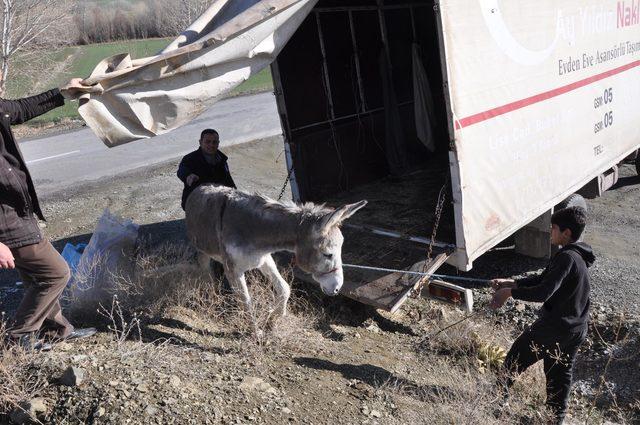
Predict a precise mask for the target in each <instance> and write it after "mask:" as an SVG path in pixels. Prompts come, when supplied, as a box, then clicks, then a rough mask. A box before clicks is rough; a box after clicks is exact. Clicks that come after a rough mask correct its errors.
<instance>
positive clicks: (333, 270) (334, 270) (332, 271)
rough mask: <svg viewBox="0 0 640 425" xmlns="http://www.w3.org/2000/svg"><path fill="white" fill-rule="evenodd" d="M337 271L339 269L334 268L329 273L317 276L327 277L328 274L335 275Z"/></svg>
mask: <svg viewBox="0 0 640 425" xmlns="http://www.w3.org/2000/svg"><path fill="white" fill-rule="evenodd" d="M337 271H338V268H337V267H336V268H334V269H331V270H329V271H328V272H324V273H320V274H318V275H316V276H326V275H328V274H333V273H335V272H337Z"/></svg>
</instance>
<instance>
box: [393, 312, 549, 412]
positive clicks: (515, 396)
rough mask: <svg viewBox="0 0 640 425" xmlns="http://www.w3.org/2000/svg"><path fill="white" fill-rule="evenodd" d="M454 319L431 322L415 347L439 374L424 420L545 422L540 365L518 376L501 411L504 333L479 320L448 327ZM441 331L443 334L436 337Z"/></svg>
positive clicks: (429, 388)
mask: <svg viewBox="0 0 640 425" xmlns="http://www.w3.org/2000/svg"><path fill="white" fill-rule="evenodd" d="M457 320H459V319H457V318H455V317H454V318H440V319H439V320H435V321H434V322H433V323H432V325H431V329H430V330H429V332H428V334H427V337H425V338H424V339H422V340H421V341H420V343H419V344H418V346H417V350H418V352H419V353H420V355H421V356H422V359H423V362H424V363H425V364H428V365H430V366H431V368H432V369H433V370H434V371H437V372H436V373H434V374H433V376H434V381H433V382H432V383H430V385H428V386H427V387H426V388H428V392H427V393H426V394H425V396H426V399H427V400H429V401H430V403H427V404H426V406H427V410H428V412H429V414H428V415H427V416H428V417H431V418H435V420H434V423H455V424H477V423H488V424H494V423H495V424H503V423H517V422H520V421H522V420H526V421H527V423H531V424H545V423H549V422H550V420H551V418H552V416H551V413H550V412H549V411H548V409H547V408H546V407H545V404H544V403H545V377H544V372H543V370H542V365H541V364H538V365H536V366H535V367H532V368H530V369H529V370H528V371H527V372H525V373H524V374H523V375H521V376H520V378H519V379H518V380H517V381H516V383H515V385H514V386H513V387H512V389H511V391H510V397H509V399H508V404H507V405H504V406H502V403H503V397H502V391H501V388H502V386H503V383H504V380H505V378H506V375H505V372H504V370H503V369H502V362H503V360H504V355H505V354H506V351H505V348H508V347H509V345H510V341H509V340H508V339H507V338H505V337H504V335H508V332H507V331H506V330H505V329H503V328H500V327H497V326H495V325H493V324H492V323H490V322H489V321H487V320H486V319H484V318H482V317H481V316H476V317H474V319H473V321H471V320H466V321H461V322H460V323H459V324H457V325H455V326H452V327H448V326H449V325H451V324H452V323H455V322H456V321H457ZM447 327H448V328H447ZM444 328H447V329H446V331H445V332H440V330H441V329H444ZM391 388H393V387H391ZM423 391H424V390H423ZM525 418H526V419H525Z"/></svg>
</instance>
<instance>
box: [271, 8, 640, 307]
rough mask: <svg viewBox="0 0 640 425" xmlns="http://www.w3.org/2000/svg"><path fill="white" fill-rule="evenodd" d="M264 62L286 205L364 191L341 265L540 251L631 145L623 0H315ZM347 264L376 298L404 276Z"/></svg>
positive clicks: (639, 31)
mask: <svg viewBox="0 0 640 425" xmlns="http://www.w3.org/2000/svg"><path fill="white" fill-rule="evenodd" d="M272 71H273V75H274V81H275V87H276V89H275V92H276V97H277V101H278V109H279V113H280V116H281V120H282V125H283V131H284V138H285V151H286V154H287V164H288V167H289V172H290V182H291V188H292V193H293V197H294V199H295V200H296V201H315V202H328V203H329V204H331V203H336V204H337V203H340V202H349V201H355V200H359V199H361V198H364V199H368V200H369V204H368V205H367V207H366V208H365V209H363V210H362V211H361V212H359V213H358V215H356V216H354V222H353V223H352V226H351V227H347V228H345V232H347V233H348V234H347V236H346V240H345V247H344V253H343V255H344V256H345V258H346V259H345V262H354V263H355V262H358V263H359V264H365V265H374V266H382V267H386V268H389V269H408V268H411V267H414V268H415V267H416V262H417V261H418V260H420V259H422V260H424V261H423V263H422V265H421V266H420V268H421V270H426V271H434V270H435V269H436V268H437V267H439V266H440V265H441V264H443V263H444V262H445V261H446V262H447V263H449V264H450V265H452V266H454V267H455V268H457V269H459V270H463V271H468V270H470V269H471V268H472V266H473V262H474V260H476V259H477V258H478V257H480V256H481V255H483V254H484V253H486V252H487V251H489V250H491V249H494V247H496V246H498V245H499V244H501V243H505V241H507V242H506V243H507V244H509V243H515V246H516V250H518V251H519V252H522V253H525V254H530V255H535V256H538V257H541V256H545V255H549V252H550V251H549V243H548V233H549V231H550V229H549V227H550V222H549V220H550V215H551V212H552V210H553V208H554V207H555V206H557V205H558V204H560V203H561V202H563V200H565V199H566V198H568V197H570V195H572V194H574V193H576V192H581V191H582V192H581V193H584V194H589V195H591V196H595V195H598V194H600V193H601V192H602V191H603V190H604V189H606V188H607V187H608V186H611V185H612V184H613V183H615V180H616V178H617V168H616V166H617V164H619V163H620V162H621V161H623V159H625V158H626V157H629V156H630V155H632V154H633V153H634V152H636V150H637V149H638V148H639V146H640V125H639V124H640V114H639V111H640V2H638V1H634V0H631V1H630V0H539V1H535V2H532V1H523V0H516V1H506V0H503V1H500V0H440V1H434V0H319V1H318V2H317V4H316V5H315V6H314V8H313V9H312V11H311V13H310V14H309V15H308V16H307V17H306V19H305V20H304V22H303V23H302V24H301V26H300V27H299V28H298V30H297V31H296V32H295V34H294V35H293V37H292V38H291V39H290V41H289V42H288V43H287V45H286V46H285V47H284V49H283V50H282V52H281V53H280V54H279V56H278V57H277V59H276V61H275V62H274V63H273V64H272ZM575 199H576V198H575V197H573V198H571V200H575ZM354 235H356V236H357V237H356V236H354ZM427 250H430V252H429V255H427V253H426V252H427ZM425 259H426V260H425ZM427 260H428V261H427ZM425 261H426V263H425ZM345 272H347V270H345ZM349 273H351V275H350V274H349ZM349 273H346V275H345V276H346V280H348V281H350V282H351V284H350V285H351V286H350V287H347V292H349V291H350V293H351V296H353V297H354V298H356V299H361V300H363V301H365V302H369V303H370V304H373V305H378V306H382V307H385V306H386V307H390V308H397V306H398V305H399V304H398V303H399V302H401V300H404V297H406V290H405V289H403V288H407V287H408V286H411V285H410V284H408V283H407V281H406V276H403V275H401V274H397V273H390V272H380V273H378V274H376V275H373V276H371V275H365V274H364V272H362V271H356V270H354V271H352V272H349ZM345 285H347V284H345ZM394 285H396V286H397V288H399V289H398V290H397V291H396V290H395V289H393V288H392V287H394ZM390 288H391V289H390ZM394 291H395V292H394ZM389 293H391V295H389V296H388V297H387V299H385V300H384V301H381V302H380V303H379V304H376V302H377V301H376V300H380V299H383V298H384V297H385V294H389Z"/></svg>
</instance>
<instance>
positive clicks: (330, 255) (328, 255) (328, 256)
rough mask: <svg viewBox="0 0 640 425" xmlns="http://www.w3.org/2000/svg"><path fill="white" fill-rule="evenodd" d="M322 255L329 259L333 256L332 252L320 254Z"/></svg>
mask: <svg viewBox="0 0 640 425" xmlns="http://www.w3.org/2000/svg"><path fill="white" fill-rule="evenodd" d="M322 255H324V258H327V259H329V260H331V259H332V258H333V254H322Z"/></svg>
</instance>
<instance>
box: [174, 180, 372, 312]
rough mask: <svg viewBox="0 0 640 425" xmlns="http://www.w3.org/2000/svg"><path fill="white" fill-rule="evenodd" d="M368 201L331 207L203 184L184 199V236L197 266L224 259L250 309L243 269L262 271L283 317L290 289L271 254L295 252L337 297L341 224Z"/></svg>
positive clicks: (325, 289) (303, 266)
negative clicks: (191, 249)
mask: <svg viewBox="0 0 640 425" xmlns="http://www.w3.org/2000/svg"><path fill="white" fill-rule="evenodd" d="M366 204H367V201H360V202H358V203H355V204H350V205H345V206H343V207H341V208H338V209H336V210H333V209H329V208H326V207H324V206H319V205H313V204H310V203H308V204H304V205H296V204H294V203H292V202H277V201H274V200H272V199H269V198H266V197H263V196H260V195H250V194H248V193H246V192H242V191H239V190H235V189H231V188H228V187H224V186H215V185H203V186H200V187H198V188H197V189H196V190H194V191H193V192H192V193H191V195H189V198H188V199H187V203H186V206H185V213H186V224H187V235H188V237H189V240H190V241H191V242H192V243H193V245H194V246H195V248H196V250H197V251H198V263H199V265H200V267H202V268H208V267H209V260H210V259H211V258H212V259H214V260H216V261H218V262H220V263H222V265H223V267H224V271H225V275H226V277H227V279H228V280H229V283H230V284H231V287H232V290H233V291H234V292H235V293H236V294H238V295H239V296H240V298H241V299H242V301H243V302H244V304H245V307H246V308H247V309H248V310H249V311H250V310H251V296H250V295H249V291H248V289H247V282H246V280H245V277H244V273H245V272H246V271H248V270H251V269H256V268H257V269H260V271H261V272H262V273H263V274H264V275H265V277H266V278H267V279H268V280H270V281H271V282H272V283H273V285H274V287H275V293H276V308H275V313H276V314H279V315H281V316H284V315H286V314H287V301H288V300H289V295H290V293H291V288H290V287H289V284H288V283H287V281H285V280H284V279H283V278H282V276H281V275H280V272H279V271H278V268H277V266H276V263H275V261H274V260H273V257H272V256H271V254H272V253H273V252H276V251H289V252H292V253H294V255H295V261H296V264H297V266H298V267H300V269H302V270H303V271H305V272H307V273H310V274H311V275H312V277H313V279H314V280H315V281H317V282H318V283H319V284H320V287H321V288H322V291H323V292H324V293H325V294H327V295H331V296H334V295H337V294H338V292H339V291H340V288H341V287H342V283H343V274H342V255H341V254H342V243H343V241H344V237H343V236H342V232H340V227H339V226H340V224H341V223H342V222H343V221H344V220H346V219H347V218H349V217H351V216H352V215H353V214H355V213H356V211H358V210H359V209H360V208H362V207H364V206H365V205H366Z"/></svg>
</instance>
